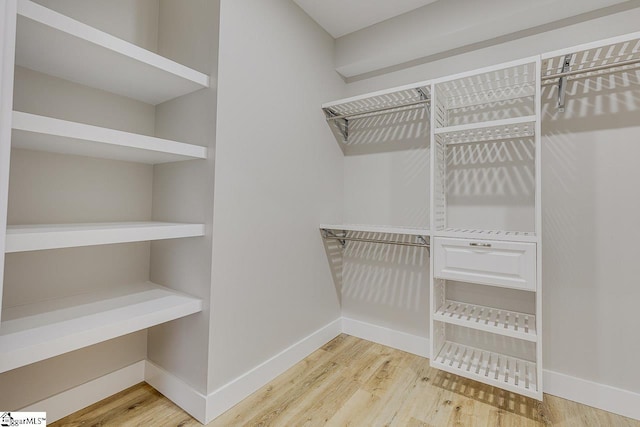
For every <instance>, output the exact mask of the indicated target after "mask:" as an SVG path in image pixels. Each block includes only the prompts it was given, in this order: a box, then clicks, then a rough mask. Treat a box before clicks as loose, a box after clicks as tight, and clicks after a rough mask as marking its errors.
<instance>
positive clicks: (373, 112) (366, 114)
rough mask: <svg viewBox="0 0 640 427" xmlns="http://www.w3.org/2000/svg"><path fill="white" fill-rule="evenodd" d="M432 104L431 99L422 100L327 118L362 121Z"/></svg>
mask: <svg viewBox="0 0 640 427" xmlns="http://www.w3.org/2000/svg"><path fill="white" fill-rule="evenodd" d="M430 102H431V99H421V100H419V101H413V102H408V103H406V104H402V105H394V106H390V107H380V108H375V109H373V110H369V111H366V112H363V113H353V114H341V115H339V116H331V117H327V120H338V119H349V118H357V119H361V118H364V117H369V116H377V115H378V114H377V113H381V112H384V111H389V110H395V109H400V108H403V110H402V111H405V110H407V111H408V110H414V109H416V108H418V106H420V105H422V104H428V103H430ZM405 107H414V108H405Z"/></svg>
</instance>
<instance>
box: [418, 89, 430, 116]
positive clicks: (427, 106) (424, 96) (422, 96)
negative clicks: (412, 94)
mask: <svg viewBox="0 0 640 427" xmlns="http://www.w3.org/2000/svg"><path fill="white" fill-rule="evenodd" d="M416 92H418V95H419V96H420V100H422V101H430V99H429V95H427V93H426V92H425V91H424V89H422V88H421V87H417V88H416ZM430 106H431V104H430V103H429V102H425V104H424V108H425V110H427V114H428V115H429V116H431V108H430Z"/></svg>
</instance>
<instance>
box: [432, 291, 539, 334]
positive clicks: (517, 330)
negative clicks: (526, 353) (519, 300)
mask: <svg viewBox="0 0 640 427" xmlns="http://www.w3.org/2000/svg"><path fill="white" fill-rule="evenodd" d="M434 320H438V321H440V322H445V323H450V324H452V325H458V326H464V327H467V328H473V329H478V330H481V331H487V332H491V333H495V334H500V335H505V336H509V337H513V338H519V339H523V340H527V341H533V342H535V341H536V339H537V335H536V317H535V316H534V315H532V314H527V313H518V312H515V311H509V310H501V309H498V308H491V307H484V306H481V305H474V304H468V303H464V302H459V301H451V300H446V301H445V302H444V304H443V305H442V306H441V307H440V308H439V309H438V310H437V311H436V313H435V314H434Z"/></svg>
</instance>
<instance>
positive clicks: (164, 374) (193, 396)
mask: <svg viewBox="0 0 640 427" xmlns="http://www.w3.org/2000/svg"><path fill="white" fill-rule="evenodd" d="M144 380H145V381H146V382H147V384H149V385H150V386H151V387H153V388H155V389H156V390H158V391H159V392H160V393H162V394H163V395H165V396H166V397H167V398H168V399H169V400H171V401H172V402H174V403H175V404H176V405H178V406H179V407H181V408H182V409H184V410H185V411H186V412H188V413H189V414H190V415H191V416H192V417H193V418H195V419H196V420H198V421H200V422H201V423H202V424H206V422H205V419H206V414H207V398H206V396H205V395H204V394H202V393H200V392H198V391H197V390H195V389H194V388H193V387H192V386H190V385H189V384H187V383H186V382H184V381H183V380H181V379H180V378H178V377H176V376H175V375H173V374H172V373H170V372H168V371H165V370H164V369H163V368H161V367H159V366H158V365H156V364H154V363H153V362H150V361H148V360H147V361H146V364H145V370H144Z"/></svg>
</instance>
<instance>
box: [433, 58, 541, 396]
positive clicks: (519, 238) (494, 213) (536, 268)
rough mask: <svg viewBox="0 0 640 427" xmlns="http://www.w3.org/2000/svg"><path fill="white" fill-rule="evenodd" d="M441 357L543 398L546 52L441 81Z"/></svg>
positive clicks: (446, 366)
mask: <svg viewBox="0 0 640 427" xmlns="http://www.w3.org/2000/svg"><path fill="white" fill-rule="evenodd" d="M432 109H433V111H432V134H431V141H432V144H431V162H432V169H431V170H432V180H431V185H432V190H431V196H432V200H431V207H432V208H431V209H432V214H431V215H432V216H431V221H432V225H431V228H432V235H433V239H432V247H433V253H432V257H431V263H432V269H431V271H432V278H431V316H430V318H431V341H430V343H431V351H430V353H431V365H432V366H434V367H436V368H438V369H441V370H444V371H447V372H451V373H454V374H458V375H461V376H464V377H468V378H472V379H474V380H478V381H481V382H484V383H487V384H491V385H494V386H497V387H500V388H503V389H506V390H509V391H512V392H516V393H520V394H523V395H526V396H530V397H533V398H537V399H542V348H541V343H542V340H541V337H540V331H541V324H542V323H541V321H542V316H541V314H542V306H541V303H542V298H541V282H540V278H541V274H540V273H541V264H540V259H541V240H540V236H541V209H540V182H541V181H540V60H539V59H538V58H531V59H526V60H522V61H517V62H512V63H508V64H503V65H499V66H495V67H491V68H487V69H483V70H479V71H473V72H470V73H464V74H459V75H456V76H452V77H446V78H443V79H439V80H437V81H435V82H434V85H433V96H432Z"/></svg>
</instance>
